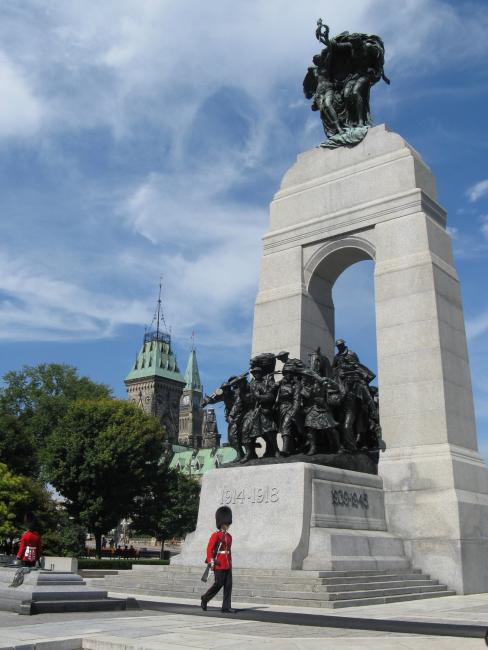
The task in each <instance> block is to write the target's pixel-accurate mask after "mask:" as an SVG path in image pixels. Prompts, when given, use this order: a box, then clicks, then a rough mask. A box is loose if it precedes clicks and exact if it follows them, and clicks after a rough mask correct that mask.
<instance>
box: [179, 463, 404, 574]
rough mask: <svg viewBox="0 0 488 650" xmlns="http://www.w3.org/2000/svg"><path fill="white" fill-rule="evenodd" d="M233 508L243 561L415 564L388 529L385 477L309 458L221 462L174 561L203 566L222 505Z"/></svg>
mask: <svg viewBox="0 0 488 650" xmlns="http://www.w3.org/2000/svg"><path fill="white" fill-rule="evenodd" d="M221 505H228V506H230V507H231V508H232V512H233V517H234V523H233V524H232V528H231V532H232V535H233V536H234V539H235V542H234V547H233V559H234V564H235V566H236V567H239V568H249V569H256V568H266V569H306V570H313V571H323V570H327V571H332V570H341V571H342V570H359V569H361V570H363V569H366V570H371V569H376V570H390V569H401V570H403V569H406V568H408V567H409V566H410V563H409V560H408V559H407V557H406V555H405V553H404V547H403V541H402V540H401V539H400V538H398V537H396V536H394V535H391V534H390V533H388V532H387V526H386V521H385V505H384V496H383V484H382V480H381V478H380V477H378V476H374V475H372V474H365V473H362V472H353V471H349V470H345V469H339V468H336V467H325V466H322V465H315V464H312V463H304V462H291V463H284V464H282V463H280V464H275V465H255V466H251V467H249V466H246V467H229V468H226V467H224V468H220V469H217V470H212V471H210V472H207V473H206V474H205V476H204V478H203V483H202V492H201V496H200V509H199V513H198V522H197V528H196V530H195V532H193V533H191V534H190V535H187V537H186V540H185V543H184V545H183V549H182V552H181V554H180V555H178V556H176V557H175V558H173V559H172V561H171V563H172V564H173V565H184V566H200V567H201V566H203V558H204V555H205V548H206V545H207V541H208V537H209V534H210V532H211V531H212V530H214V529H215V511H216V509H217V508H218V507H219V506H221Z"/></svg>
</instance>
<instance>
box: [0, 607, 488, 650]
mask: <svg viewBox="0 0 488 650" xmlns="http://www.w3.org/2000/svg"><path fill="white" fill-rule="evenodd" d="M120 595H121V594H117V596H118V597H120ZM139 600H140V601H143V602H141V605H142V606H143V607H147V608H149V607H151V609H142V610H141V611H139V612H137V611H136V612H134V611H129V612H112V613H110V614H108V613H102V612H101V613H96V614H95V613H86V614H48V615H38V616H32V617H25V616H18V615H16V614H9V613H5V612H2V613H0V649H1V650H4V649H6V648H8V649H9V650H10V649H11V648H18V650H35V649H37V650H79V649H80V648H86V649H87V650H144V649H145V648H147V649H148V650H167V649H168V650H169V649H170V648H171V649H172V650H175V649H177V650H185V649H190V648H191V649H192V650H195V649H199V648H202V649H203V648H205V649H209V648H229V649H232V650H240V649H242V650H244V648H245V649H246V650H248V649H254V648H256V649H257V648H264V649H265V650H267V649H269V650H301V649H303V650H319V648H320V650H328V649H329V648H330V649H332V648H334V649H335V650H346V648H347V650H363V649H370V650H373V648H374V649H377V650H390V649H393V648H395V649H399V650H425V649H426V648H428V649H429V650H431V649H432V650H437V649H439V650H441V649H445V650H451V649H452V650H457V649H458V648H459V649H461V650H464V649H466V650H469V649H471V648H473V649H474V648H478V649H480V648H486V645H485V641H484V640H483V638H480V637H479V636H478V638H466V637H464V638H463V637H459V636H458V637H453V636H438V635H437V634H436V635H430V634H429V635H425V634H405V633H395V632H379V631H374V630H368V629H349V628H348V627H347V626H348V625H351V624H354V623H355V622H356V621H355V619H358V618H361V619H367V620H369V621H371V623H372V624H373V625H374V622H375V621H385V620H388V621H392V620H394V621H416V622H420V623H449V624H461V625H474V626H483V627H484V626H487V627H488V594H481V595H475V596H448V597H445V598H436V599H429V600H422V601H413V602H405V603H392V604H390V605H372V606H368V607H356V608H350V609H347V610H328V611H327V612H326V613H324V610H323V609H320V610H315V609H312V608H309V607H307V608H293V609H292V608H287V607H274V606H269V605H262V606H259V607H258V606H256V605H255V604H253V605H246V604H245V603H235V607H236V608H237V609H240V610H242V616H243V617H245V619H243V618H239V613H238V614H237V615H220V613H219V609H220V608H219V607H218V601H216V603H215V608H211V609H209V613H208V614H204V613H203V612H202V611H201V610H200V609H199V608H198V607H188V605H192V606H195V601H194V600H192V601H188V600H182V599H171V598H158V597H149V596H143V597H139ZM144 603H146V604H144ZM170 604H171V605H170ZM178 604H181V605H186V607H183V608H180V609H182V610H183V611H187V612H189V613H184V614H181V613H171V608H172V607H173V608H176V609H178ZM153 607H161V608H163V611H155V610H153V609H152V608H153ZM164 607H167V610H168V611H164ZM273 613H275V614H276V616H279V618H280V619H282V618H283V615H285V620H286V617H287V615H288V616H289V623H288V622H286V623H283V622H280V623H272V622H269V621H266V622H263V621H260V620H252V619H253V618H256V619H258V618H259V616H260V615H262V616H263V615H265V616H266V617H269V618H272V617H273ZM315 614H318V615H319V616H320V617H322V620H324V621H327V619H329V625H330V621H331V620H332V621H333V622H334V623H335V625H334V626H333V627H323V626H322V625H320V626H319V625H308V624H304V623H303V622H302V623H300V624H295V621H303V620H305V619H304V615H305V617H306V615H315ZM331 617H333V618H331ZM314 620H315V617H314ZM317 620H319V619H317ZM341 623H343V625H344V627H343V628H342V627H336V625H340V624H341ZM478 635H479V629H478Z"/></svg>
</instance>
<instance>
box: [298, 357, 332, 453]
mask: <svg viewBox="0 0 488 650" xmlns="http://www.w3.org/2000/svg"><path fill="white" fill-rule="evenodd" d="M302 377H303V382H302V388H301V397H302V401H303V409H304V412H305V432H306V434H307V440H308V443H309V449H308V452H307V455H308V456H313V455H314V454H316V453H318V451H319V445H320V443H322V445H324V444H325V447H326V452H328V453H335V452H338V451H341V442H340V438H339V433H338V432H337V429H336V427H337V422H336V421H335V420H334V417H333V415H332V412H331V410H330V407H329V404H328V402H327V385H328V383H329V382H330V380H329V379H325V378H322V377H319V375H317V374H316V373H315V372H313V370H308V369H307V370H304V371H303V372H302Z"/></svg>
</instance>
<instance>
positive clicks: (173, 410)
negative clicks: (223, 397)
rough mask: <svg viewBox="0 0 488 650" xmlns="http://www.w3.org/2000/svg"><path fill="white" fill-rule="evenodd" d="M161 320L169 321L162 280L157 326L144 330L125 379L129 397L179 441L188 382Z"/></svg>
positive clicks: (169, 437) (167, 438) (171, 439)
mask: <svg viewBox="0 0 488 650" xmlns="http://www.w3.org/2000/svg"><path fill="white" fill-rule="evenodd" d="M154 320H156V315H155V318H154ZM161 320H162V322H163V324H164V325H165V323H164V317H163V316H162V313H161V284H160V285H159V299H158V307H157V323H156V328H155V329H154V330H153V331H149V332H146V333H145V334H144V341H143V344H142V347H141V348H140V350H139V353H138V355H137V357H136V360H135V363H134V365H133V366H132V369H131V370H130V372H129V374H128V375H127V376H126V378H125V379H124V383H125V385H126V388H127V395H128V399H129V401H130V402H133V403H135V404H137V405H138V406H140V407H141V408H142V409H143V410H144V411H145V412H146V413H151V414H152V415H154V416H156V417H157V418H158V419H159V421H160V422H161V425H162V426H163V428H164V429H165V431H166V440H167V441H168V442H170V443H172V444H177V443H178V423H179V422H178V420H179V408H180V399H181V394H182V392H183V388H185V383H186V382H185V379H183V377H182V375H181V373H180V371H179V368H178V364H177V362H176V357H175V355H174V353H173V350H172V349H171V336H170V334H168V333H167V332H165V331H163V330H162V329H161ZM153 324H154V321H153Z"/></svg>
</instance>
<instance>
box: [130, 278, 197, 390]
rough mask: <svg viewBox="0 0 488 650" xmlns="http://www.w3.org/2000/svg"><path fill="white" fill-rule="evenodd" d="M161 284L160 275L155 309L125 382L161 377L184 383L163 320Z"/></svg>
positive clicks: (169, 334)
mask: <svg viewBox="0 0 488 650" xmlns="http://www.w3.org/2000/svg"><path fill="white" fill-rule="evenodd" d="M162 286H163V277H162V276H161V277H160V279H159V293H158V299H157V301H156V310H155V312H154V316H153V319H152V322H151V325H150V327H145V328H144V341H143V344H142V347H141V348H140V350H139V353H138V355H137V357H136V361H135V363H134V365H133V367H132V369H131V370H130V372H129V374H128V375H127V376H126V378H125V381H126V382H127V381H131V380H138V379H144V378H149V377H162V378H165V379H171V380H173V381H175V382H178V383H180V384H182V383H184V379H183V377H182V376H181V374H180V371H179V368H178V363H177V361H176V356H175V354H174V352H173V350H172V348H171V333H170V331H169V332H168V327H167V325H166V321H165V320H164V314H163V307H162V300H161V292H162ZM197 372H198V371H197Z"/></svg>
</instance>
